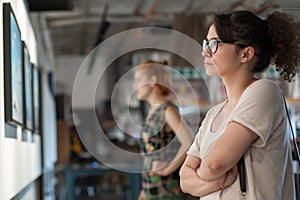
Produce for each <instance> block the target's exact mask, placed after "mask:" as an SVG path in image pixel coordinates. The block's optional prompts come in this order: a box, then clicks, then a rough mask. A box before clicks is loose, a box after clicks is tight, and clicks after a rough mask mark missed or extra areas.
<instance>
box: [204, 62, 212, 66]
mask: <svg viewBox="0 0 300 200" xmlns="http://www.w3.org/2000/svg"><path fill="white" fill-rule="evenodd" d="M212 65H213V64H212V63H209V62H204V66H205V67H209V66H212Z"/></svg>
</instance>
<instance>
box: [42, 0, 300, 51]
mask: <svg viewBox="0 0 300 200" xmlns="http://www.w3.org/2000/svg"><path fill="white" fill-rule="evenodd" d="M50 1H51V0H50ZM69 2H71V1H70V0H69ZM235 9H250V10H252V11H255V12H257V13H259V14H261V15H263V14H264V13H266V12H268V11H270V10H272V9H283V10H285V11H287V12H291V13H293V14H296V15H298V16H299V17H300V14H299V13H300V1H299V0H209V1H207V0H73V1H72V9H71V10H66V11H46V12H45V14H46V20H47V24H48V28H49V31H50V34H51V36H52V41H53V43H54V44H53V46H54V54H55V55H85V54H87V53H88V52H89V51H91V49H92V48H93V47H94V46H95V44H97V43H99V42H101V41H103V40H104V39H105V38H107V37H109V36H111V35H114V34H117V33H119V32H122V31H124V30H128V29H131V28H135V27H142V26H157V27H168V28H172V25H173V24H174V20H175V17H174V16H176V15H178V14H185V15H203V14H208V15H209V14H212V13H215V12H226V11H231V10H235ZM108 24H109V25H108Z"/></svg>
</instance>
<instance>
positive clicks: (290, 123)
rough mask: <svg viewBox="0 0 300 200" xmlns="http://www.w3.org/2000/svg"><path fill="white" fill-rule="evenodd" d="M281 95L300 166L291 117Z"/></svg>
mask: <svg viewBox="0 0 300 200" xmlns="http://www.w3.org/2000/svg"><path fill="white" fill-rule="evenodd" d="M282 95H283V101H284V107H285V111H286V115H287V118H288V121H289V125H290V129H291V132H292V135H293V143H294V147H295V152H296V156H297V160H298V164H299V167H300V156H299V149H298V145H297V141H296V138H295V134H294V130H293V127H292V122H291V118H290V115H289V111H288V107H287V104H286V101H285V97H284V94H283V93H282Z"/></svg>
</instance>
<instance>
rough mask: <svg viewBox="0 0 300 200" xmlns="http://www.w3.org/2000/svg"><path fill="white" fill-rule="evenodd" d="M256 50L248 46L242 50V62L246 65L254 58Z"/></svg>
mask: <svg viewBox="0 0 300 200" xmlns="http://www.w3.org/2000/svg"><path fill="white" fill-rule="evenodd" d="M254 53H255V50H254V48H253V47H251V46H248V47H245V48H243V49H242V51H241V62H242V63H246V62H248V61H250V60H252V58H253V57H254Z"/></svg>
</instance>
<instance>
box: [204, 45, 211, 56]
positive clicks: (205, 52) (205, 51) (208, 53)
mask: <svg viewBox="0 0 300 200" xmlns="http://www.w3.org/2000/svg"><path fill="white" fill-rule="evenodd" d="M202 56H203V57H210V56H211V52H210V50H209V48H208V46H207V47H206V48H205V49H203V50H202Z"/></svg>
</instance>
